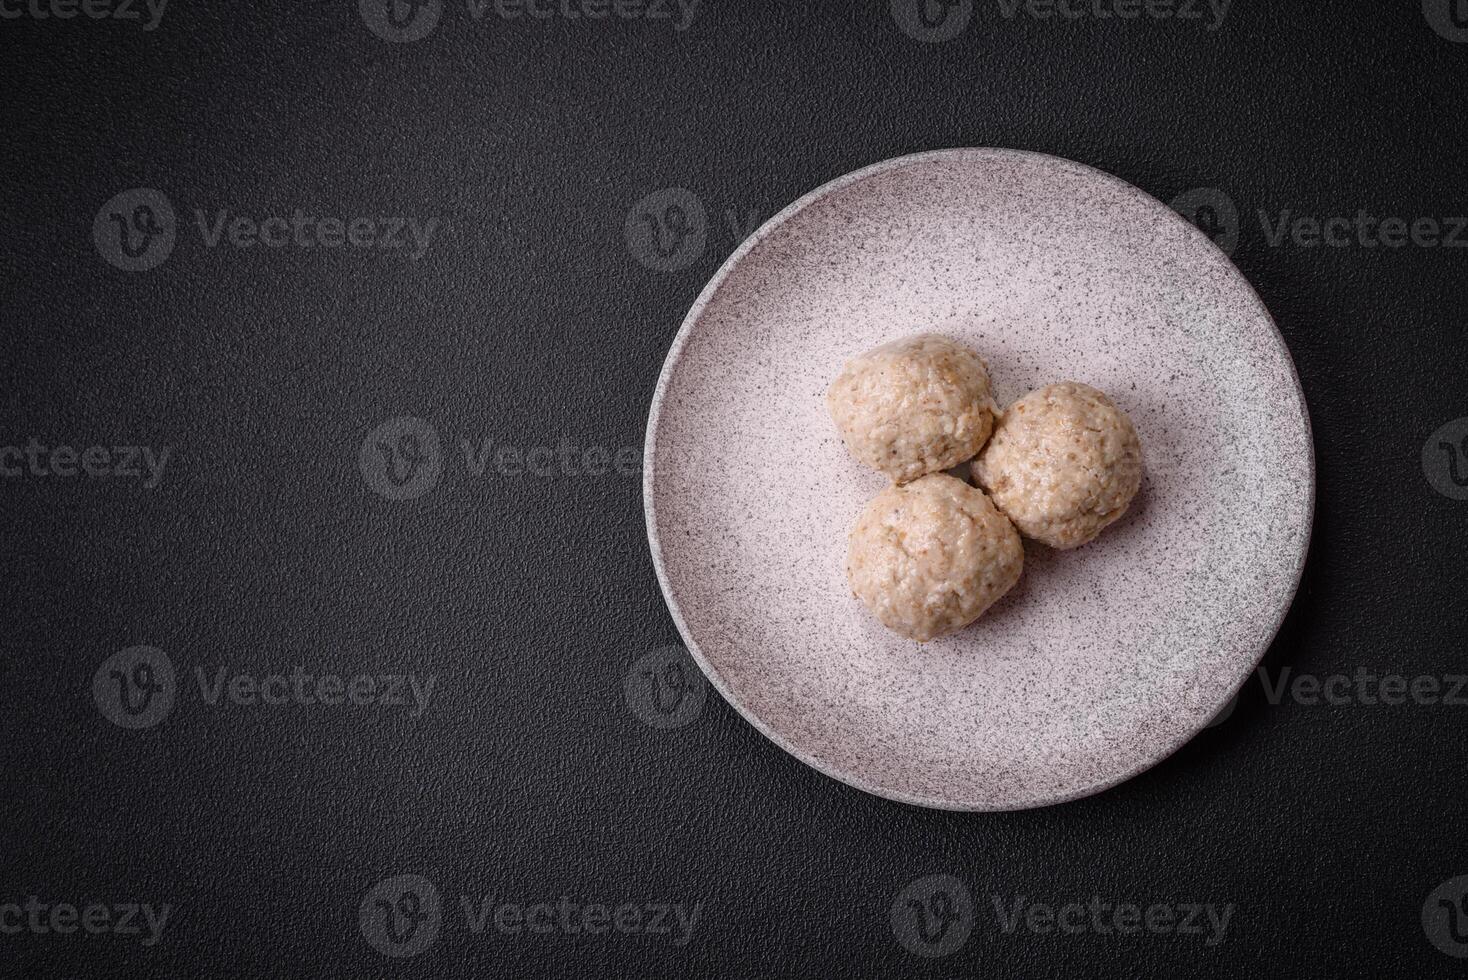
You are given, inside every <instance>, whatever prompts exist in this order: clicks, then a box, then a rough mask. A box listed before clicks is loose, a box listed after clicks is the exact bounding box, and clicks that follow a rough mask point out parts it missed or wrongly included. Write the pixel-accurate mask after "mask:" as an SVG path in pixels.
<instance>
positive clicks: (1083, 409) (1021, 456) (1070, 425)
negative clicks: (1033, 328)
mask: <svg viewBox="0 0 1468 980" xmlns="http://www.w3.org/2000/svg"><path fill="white" fill-rule="evenodd" d="M973 474H974V479H975V481H976V482H977V483H978V484H979V486H981V487H983V488H984V489H985V490H987V491H988V492H989V495H990V496H991V497H993V499H994V504H995V505H996V506H997V507H998V508H999V509H1000V510H1001V511H1003V512H1004V513H1005V515H1007V516H1008V517H1009V519H1010V520H1011V521H1013V522H1014V524H1015V526H1016V527H1018V528H1019V530H1020V533H1021V534H1023V535H1024V536H1025V537H1027V538H1034V539H1035V540H1036V541H1041V542H1043V543H1045V544H1048V545H1050V546H1051V547H1052V548H1075V547H1078V546H1080V545H1083V544H1085V543H1086V542H1087V541H1090V540H1091V539H1092V538H1094V537H1096V535H1098V534H1100V533H1101V530H1102V529H1103V528H1105V527H1106V526H1107V525H1108V524H1110V523H1111V522H1112V521H1114V520H1116V519H1117V518H1118V517H1120V516H1121V515H1122V514H1123V513H1125V512H1126V509H1127V505H1128V504H1130V503H1131V501H1132V497H1133V496H1135V495H1136V492H1137V488H1138V487H1139V486H1140V485H1141V482H1142V446H1141V443H1140V442H1139V441H1138V439H1137V430H1136V429H1135V428H1133V426H1132V421H1131V419H1129V418H1127V415H1126V413H1125V412H1123V411H1122V410H1121V409H1119V408H1117V407H1116V405H1115V404H1114V403H1113V402H1112V401H1111V399H1110V398H1107V397H1106V395H1105V394H1103V393H1102V392H1099V391H1097V390H1096V389H1095V388H1091V387H1089V386H1087V385H1083V384H1079V383H1077V382H1074V381H1065V382H1062V383H1060V384H1054V385H1049V386H1048V387H1045V388H1039V389H1036V390H1035V391H1032V392H1030V393H1029V394H1028V395H1025V396H1024V397H1023V398H1021V399H1020V400H1019V401H1017V402H1015V403H1014V404H1013V405H1011V406H1009V408H1008V409H1007V410H1006V411H1005V412H1004V413H1003V414H1002V415H1001V416H1000V418H999V421H998V423H997V424H996V425H995V427H994V437H993V438H992V439H990V440H989V444H988V445H987V446H985V447H984V451H983V452H982V453H981V454H980V455H979V458H978V459H976V460H974V463H973Z"/></svg>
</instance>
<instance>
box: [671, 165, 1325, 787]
mask: <svg viewBox="0 0 1468 980" xmlns="http://www.w3.org/2000/svg"><path fill="white" fill-rule="evenodd" d="M921 331H932V332H936V333H941V334H945V335H947V336H950V337H953V338H955V339H957V340H959V341H961V342H964V343H966V344H969V345H970V346H972V347H973V348H974V349H975V350H977V351H979V352H981V354H982V355H983V357H984V358H985V359H986V360H987V362H988V365H989V371H990V376H991V378H992V381H993V385H994V393H995V396H996V398H997V399H998V400H999V402H1000V403H1001V404H1008V403H1009V402H1011V401H1013V400H1014V399H1015V398H1017V397H1018V396H1019V395H1021V394H1023V393H1024V392H1026V391H1029V390H1031V389H1033V388H1036V387H1039V386H1041V385H1043V384H1046V383H1049V382H1052V381H1057V380H1060V379H1071V380H1075V381H1080V382H1083V383H1086V384H1089V385H1093V386H1095V387H1097V388H1099V389H1101V390H1103V391H1105V392H1106V393H1107V394H1109V395H1110V396H1111V398H1112V399H1113V400H1115V402H1116V403H1117V404H1118V405H1119V406H1120V407H1121V408H1122V409H1123V410H1124V411H1126V412H1127V413H1128V414H1129V416H1130V417H1131V419H1132V421H1133V422H1134V423H1135V425H1136V428H1137V431H1138V433H1139V435H1140V437H1141V443H1142V446H1143V447H1144V451H1145V456H1146V470H1145V473H1144V476H1143V481H1142V488H1141V491H1140V492H1139V493H1138V495H1137V497H1136V499H1135V500H1134V501H1133V502H1132V504H1131V506H1130V508H1129V509H1128V510H1127V512H1126V514H1125V515H1124V516H1122V518H1121V519H1120V520H1118V521H1117V522H1116V523H1115V524H1113V525H1112V526H1111V527H1109V528H1107V530H1106V531H1105V532H1104V533H1103V534H1101V536H1100V537H1098V538H1097V539H1096V540H1095V541H1094V542H1092V543H1090V544H1088V545H1087V546H1086V547H1084V548H1082V549H1080V550H1078V551H1075V552H1065V553H1061V552H1054V551H1051V550H1050V549H1048V548H1046V547H1044V546H1041V545H1036V544H1033V543H1030V542H1027V543H1026V545H1025V548H1026V554H1025V572H1024V577H1023V579H1021V581H1020V583H1019V584H1018V585H1017V586H1016V587H1015V588H1014V589H1013V590H1012V591H1010V593H1009V594H1008V595H1006V596H1005V597H1004V598H1003V599H1001V600H1000V601H999V602H998V603H997V604H996V605H995V606H994V607H993V608H992V609H990V610H989V611H988V613H987V614H986V615H984V616H983V617H982V618H981V619H979V621H978V622H976V623H974V624H973V625H972V626H970V627H968V628H967V629H964V630H962V631H960V632H958V633H955V634H953V635H951V636H947V637H943V638H940V639H938V640H935V641H933V642H931V643H928V644H925V645H922V646H919V645H918V644H916V643H914V642H911V641H908V640H904V639H902V638H901V637H898V636H895V635H893V634H892V633H890V632H888V631H887V630H886V629H884V628H883V627H882V626H881V624H879V623H878V622H877V621H876V620H875V619H873V618H872V616H870V615H869V614H868V613H867V612H866V610H864V609H863V608H862V607H861V605H860V603H859V601H858V600H857V599H856V598H855V597H854V596H853V595H852V594H851V590H850V588H848V586H847V582H846V580H845V575H844V572H843V564H844V558H845V549H846V543H847V532H848V530H849V529H850V527H851V526H852V523H853V522H854V520H855V518H856V516H857V514H858V513H859V512H860V511H861V510H862V508H863V507H864V506H865V504H866V503H867V501H869V500H871V499H872V498H873V497H874V496H876V495H877V494H878V493H879V492H881V490H882V489H883V487H884V486H885V485H886V482H887V481H886V480H885V479H884V478H883V477H882V476H881V474H879V473H876V472H873V471H872V470H870V469H869V468H867V467H865V466H863V465H862V464H861V463H859V462H858V461H857V460H855V459H854V458H852V456H851V455H850V454H849V453H848V452H847V451H846V449H845V447H844V446H843V445H842V442H841V438H840V436H839V434H838V433H837V431H836V429H835V427H834V426H833V425H832V424H831V421H830V418H829V417H828V416H827V414H826V410H825V405H824V400H823V396H824V392H825V390H826V387H827V385H829V384H830V382H831V379H832V378H834V377H835V376H836V374H837V372H839V371H840V370H841V366H842V364H843V363H844V362H845V361H846V360H847V359H849V358H851V357H853V356H855V355H856V354H859V353H860V352H862V351H864V350H867V349H869V348H871V347H875V346H877V345H878V344H881V343H883V342H886V341H889V340H892V339H894V338H895V337H896V336H899V335H901V334H905V333H916V332H921ZM645 463H646V470H645V475H644V480H645V485H644V490H645V505H646V509H647V521H648V536H649V540H650V543H651V547H652V554H653V560H654V564H655V566H656V569H657V572H658V576H659V580H660V582H661V583H662V586H663V591H664V594H665V595H666V596H667V599H668V604H669V607H670V609H671V610H672V613H673V616H674V619H675V620H676V621H677V623H678V627H679V629H680V631H681V632H682V634H683V637H684V640H685V641H686V642H687V644H688V647H689V649H690V651H691V652H692V653H693V655H694V657H695V659H696V660H697V661H698V662H699V664H700V665H701V666H702V667H703V669H704V670H705V672H706V673H707V674H708V676H709V678H710V680H711V681H712V682H713V684H714V686H715V687H716V688H717V689H718V690H719V691H720V692H721V693H722V694H723V695H724V697H725V698H727V699H728V700H729V701H730V703H731V704H733V705H734V706H735V707H736V708H737V709H738V710H739V711H740V712H741V713H742V714H743V715H744V716H745V717H746V718H748V719H749V720H750V721H751V722H752V723H753V724H755V725H756V726H757V727H758V728H759V729H760V730H761V731H762V732H764V733H765V734H766V735H768V736H769V737H770V738H772V739H773V740H774V741H775V742H776V743H778V744H779V745H781V746H782V747H784V748H785V749H787V750H788V751H790V752H791V753H793V754H794V755H796V756H797V757H798V758H800V759H802V760H803V761H805V762H807V763H809V764H810V765H812V766H814V767H816V768H817V769H819V770H821V771H823V772H825V773H828V774H830V775H832V776H835V777H836V778H838V779H841V780H844V781H845V782H848V783H850V784H851V785H853V786H857V787H859V788H861V789H864V790H867V791H869V792H872V793H877V794H880V795H882V796H886V797H890V798H892V799H897V800H903V801H906V802H910V803H916V804H921V805H925V806H934V807H944V808H950V809H964V810H992V809H1018V808H1023V807H1032V806H1041V805H1045V804H1049V803H1056V802H1060V801H1063V800H1068V799H1074V798H1076V797H1079V796H1084V795H1087V794H1089V793H1094V792H1097V791H1099V790H1101V789H1104V788H1106V787H1108V786H1112V785H1114V784H1116V783H1118V782H1120V781H1121V780H1123V779H1126V778H1128V777H1129V776H1132V775H1134V774H1136V773H1138V772H1141V771H1142V770H1144V769H1146V768H1148V767H1149V766H1151V765H1153V764H1155V763H1156V762H1158V761H1159V760H1161V759H1162V758H1164V757H1166V756H1167V755H1169V754H1170V753H1171V752H1173V751H1174V750H1175V749H1177V748H1178V747H1179V746H1180V745H1182V744H1183V743H1184V742H1186V741H1187V740H1188V739H1189V738H1190V737H1191V736H1192V735H1193V734H1194V733H1195V732H1197V731H1198V730H1200V729H1201V728H1202V727H1203V726H1205V725H1206V724H1207V722H1208V721H1209V720H1210V719H1211V717H1212V716H1213V714H1214V713H1215V712H1216V711H1217V710H1218V709H1219V708H1220V707H1221V706H1222V705H1223V704H1224V703H1225V702H1226V701H1227V700H1228V698H1229V697H1230V696H1231V695H1232V694H1233V692H1234V691H1235V690H1236V689H1237V688H1238V686H1239V685H1240V684H1241V683H1242V681H1243V679H1244V677H1245V676H1246V675H1247V674H1248V673H1249V672H1250V671H1251V670H1252V668H1253V667H1254V665H1255V664H1256V663H1257V662H1258V660H1259V658H1260V657H1261V656H1262V654H1263V653H1264V651H1265V649H1266V648H1267V646H1268V644H1269V642H1270V640H1271V639H1272V638H1273V636H1274V633H1275V631H1276V629H1277V628H1278V626H1279V622H1280V620H1281V619H1282V618H1283V616H1284V613H1285V611H1286V609H1287V607H1288V605H1289V603H1290V600H1291V597H1292V596H1293V594H1294V590H1295V586H1296V584H1297V582H1298V580H1299V574H1300V570H1301V568H1302V565H1303V562H1304V556H1305V552H1306V548H1307V545H1308V539H1309V530H1310V520H1311V511H1312V507H1313V501H1314V457H1313V452H1312V447H1311V440H1310V431H1309V423H1308V417H1307V414H1306V411H1305V405H1304V399H1303V395H1302V394H1301V391H1300V387H1299V382H1298V379H1297V378H1296V376H1295V372H1294V366H1293V364H1292V363H1291V361H1290V357H1289V353H1288V351H1287V350H1286V349H1285V347H1284V345H1283V342H1282V341H1281V339H1280V337H1279V333H1278V331H1277V330H1276V329H1275V327H1274V324H1273V321H1272V320H1271V319H1270V317H1269V314H1268V312H1267V311H1266V310H1265V309H1264V307H1263V306H1262V304H1261V303H1260V301H1259V299H1258V298H1257V296H1256V295H1255V294H1254V292H1253V290H1252V289H1251V288H1250V286H1249V285H1248V283H1247V282H1246V281H1245V280H1244V278H1243V277H1242V276H1241V275H1240V274H1239V272H1238V271H1237V270H1236V269H1235V268H1234V267H1233V265H1232V264H1231V263H1230V262H1229V261H1228V259H1227V258H1226V257H1225V256H1224V255H1223V254H1222V253H1221V252H1219V251H1218V250H1217V249H1216V248H1215V247H1214V246H1213V244H1212V243H1211V242H1209V241H1208V240H1207V239H1206V238H1205V237H1204V236H1203V235H1201V234H1200V233H1199V232H1197V231H1196V230H1195V229H1194V228H1193V227H1192V226H1191V225H1189V224H1187V223H1186V222H1184V221H1183V220H1182V219H1181V218H1179V217H1177V216H1176V215H1174V214H1173V213H1172V212H1171V211H1170V210H1168V209H1167V208H1166V207H1165V206H1164V205H1162V204H1161V203H1159V202H1157V201H1156V200H1154V199H1152V198H1151V197H1148V196H1147V195H1146V194H1144V193H1143V192H1141V191H1139V190H1137V189H1136V188H1134V187H1132V186H1131V185H1129V184H1126V183H1124V182H1122V181H1120V180H1118V179H1116V178H1114V177H1111V176H1108V175H1106V174H1103V173H1101V172H1099V171H1096V170H1094V169H1091V168H1089V167H1086V166H1083V165H1081V164H1077V163H1072V162H1069V161H1066V160H1061V159H1058V158H1055V157H1049V156H1044V155H1041V154H1034V153H1026V152H1019V151H1013V150H992V149H969V150H947V151H939V152H934V153H925V154H919V155H917V156H912V157H904V158H901V159H897V160H889V161H886V162H885V163H881V164H877V165H875V166H873V167H869V168H867V169H866V170H862V171H858V172H857V173H854V174H850V175H848V176H846V177H843V178H841V179H839V180H837V181H834V182H832V183H831V184H828V185H826V186H825V187H822V188H821V189H819V190H817V191H815V192H813V193H812V194H810V195H807V196H806V197H805V198H802V199H801V200H800V201H798V202H796V203H795V204H793V205H791V206H790V207H789V208H787V209H786V210H785V211H783V212H782V213H781V214H779V215H777V216H776V217H775V218H773V219H772V220H771V221H770V222H769V223H768V224H766V225H765V226H764V227H763V228H762V229H760V231H759V232H757V233H756V234H755V235H754V236H752V237H751V238H750V239H749V240H747V241H746V242H745V243H744V244H743V245H742V246H741V247H740V248H739V250H738V251H736V252H735V253H734V255H733V256H731V257H730V259H729V260H728V261H727V262H726V263H725V264H724V266H723V268H721V269H720V271H719V272H718V274H717V275H716V276H715V277H714V278H713V280H712V281H711V282H710V283H709V285H708V286H707V287H706V288H705V290H704V292H703V294H702V295H701V296H700V297H699V299H698V302H697V303H696V304H695V305H694V307H693V309H692V311H691V312H690V313H689V315H688V318H687V320H686V321H685V322H684V324H683V328H682V330H681V331H680V332H679V334H678V337H677V339H676V340H675V341H674V344H673V348H672V351H671V352H670V353H669V355H668V359H667V362H666V364H665V365H664V368H663V373H662V376H661V378H660V379H659V382H658V388H657V392H656V394H655V396H654V399H653V406H652V413H651V417H650V419H649V422H648V438H647V449H646V460H645Z"/></svg>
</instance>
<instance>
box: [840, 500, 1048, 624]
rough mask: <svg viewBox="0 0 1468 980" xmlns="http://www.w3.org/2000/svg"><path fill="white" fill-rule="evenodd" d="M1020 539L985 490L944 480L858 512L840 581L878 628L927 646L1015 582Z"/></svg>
mask: <svg viewBox="0 0 1468 980" xmlns="http://www.w3.org/2000/svg"><path fill="white" fill-rule="evenodd" d="M1024 561H1025V554H1024V548H1023V546H1021V544H1020V540H1019V534H1018V533H1016V532H1015V530H1014V527H1013V526H1012V525H1011V524H1010V523H1009V521H1008V520H1006V519H1005V517H1004V515H1003V514H1001V513H999V511H998V510H997V509H995V507H994V505H993V503H991V502H990V500H989V498H988V497H986V496H984V494H983V491H981V490H976V489H974V488H973V487H971V486H969V485H968V484H967V483H964V482H963V481H962V480H958V479H955V478H953V477H951V476H948V475H947V474H943V473H938V474H934V475H932V476H925V477H922V478H920V479H918V480H914V481H913V482H912V483H907V484H894V485H892V486H890V487H888V488H887V489H886V490H883V491H882V492H881V493H880V494H878V495H877V497H876V498H875V499H874V500H873V501H872V502H871V503H869V504H867V506H866V509H865V510H863V511H862V513H861V516H860V517H859V518H857V521H856V527H855V528H853V529H852V531H851V538H850V541H849V543H848V546H847V552H846V578H847V580H848V581H849V582H850V583H851V590H852V591H853V592H855V593H856V597H857V598H858V599H860V600H861V601H862V602H863V603H865V604H866V607H867V608H868V609H870V610H871V611H872V614H873V615H875V616H876V617H877V618H878V619H879V620H881V621H882V625H884V626H886V627H887V628H888V629H890V630H892V631H893V632H896V633H901V634H902V635H903V636H905V637H907V638H909V639H912V640H917V641H918V642H919V643H922V642H926V641H928V640H931V639H933V638H934V637H937V636H942V635H944V634H945V633H952V632H953V631H954V630H958V629H962V628H963V627H964V626H967V625H968V624H969V623H972V622H973V621H974V620H975V619H978V618H979V616H981V615H983V613H984V610H986V609H988V608H989V607H990V606H992V605H993V604H994V603H995V602H996V601H997V600H998V599H999V597H1000V596H1002V595H1004V593H1006V592H1008V591H1009V590H1010V589H1011V588H1012V587H1013V586H1014V583H1016V582H1018V581H1019V576H1020V572H1021V570H1022V569H1023V568H1024Z"/></svg>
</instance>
